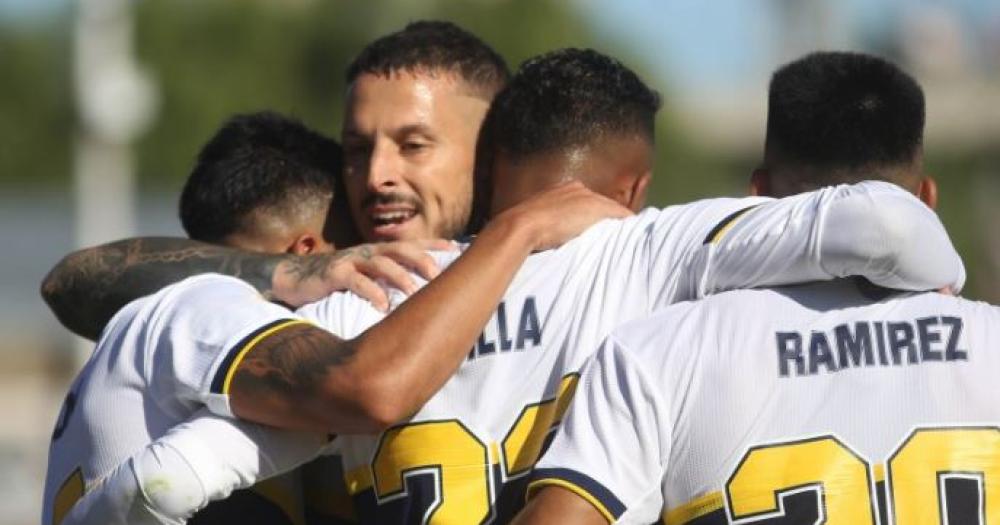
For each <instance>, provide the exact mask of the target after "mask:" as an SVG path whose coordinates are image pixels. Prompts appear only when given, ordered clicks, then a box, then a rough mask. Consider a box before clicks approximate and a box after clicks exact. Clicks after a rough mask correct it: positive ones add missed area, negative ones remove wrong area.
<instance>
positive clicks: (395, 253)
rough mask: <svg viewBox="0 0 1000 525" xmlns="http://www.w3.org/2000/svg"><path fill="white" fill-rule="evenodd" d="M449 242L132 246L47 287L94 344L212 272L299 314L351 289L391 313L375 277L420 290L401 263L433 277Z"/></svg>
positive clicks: (64, 272)
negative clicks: (117, 319)
mask: <svg viewBox="0 0 1000 525" xmlns="http://www.w3.org/2000/svg"><path fill="white" fill-rule="evenodd" d="M441 242H442V241H428V242H426V243H419V244H416V245H411V244H407V243H387V244H383V245H362V246H359V247H356V248H349V249H346V250H338V251H337V252H334V253H325V254H316V255H307V256H295V255H287V254H280V255H273V254H264V253H256V252H245V251H241V250H236V249H233V248H226V247H222V246H215V245H212V244H206V243H203V242H198V241H192V240H190V239H180V238H172V237H143V238H135V239H125V240H121V241H116V242H112V243H108V244H103V245H101V246H96V247H93V248H85V249H82V250H79V251H76V252H73V253H71V254H69V255H67V256H66V257H65V258H63V260H62V261H60V262H59V264H57V265H56V266H55V267H54V268H53V269H52V270H51V271H50V272H49V274H48V275H47V276H46V277H45V279H44V280H43V281H42V287H41V294H42V298H44V299H45V302H46V303H47V304H48V305H49V308H51V309H52V312H53V313H55V315H56V317H57V318H58V319H59V321H60V322H61V323H62V324H63V326H65V327H66V328H68V329H69V330H71V331H72V332H74V333H76V334H77V335H80V336H83V337H86V338H88V339H91V340H96V339H97V337H98V336H100V333H101V331H102V330H103V329H104V327H105V325H107V323H108V321H109V320H110V319H111V317H112V316H113V315H114V314H115V312H117V311H118V310H119V309H120V308H121V307H122V306H124V305H125V304H127V303H129V302H130V301H133V300H135V299H137V298H139V297H142V296H145V295H149V294H151V293H154V292H156V291H157V290H159V289H161V288H163V287H164V286H167V285H170V284H173V283H175V282H178V281H181V280H183V279H184V278H186V277H190V276H192V275H197V274H201V273H209V272H212V273H220V274H223V275H230V276H233V277H238V278H240V279H242V280H244V281H246V282H248V283H250V284H251V285H252V286H253V287H254V288H256V289H257V290H258V291H259V292H261V293H262V294H264V296H265V297H267V298H268V299H276V300H280V301H283V302H285V303H288V304H290V305H292V306H299V305H302V304H305V303H307V302H310V301H314V300H317V299H319V298H321V297H323V296H325V295H327V294H329V293H330V292H333V291H335V290H343V289H350V290H352V291H354V292H355V293H358V294H359V295H362V296H364V297H366V298H368V299H370V300H372V301H373V302H374V303H375V304H376V305H377V306H380V307H383V308H384V307H385V306H387V304H388V298H387V297H386V296H385V293H384V292H383V291H382V288H381V287H379V286H378V285H376V284H375V283H374V282H373V281H372V280H371V278H369V277H380V278H383V279H386V280H387V281H389V282H391V283H393V284H394V285H395V286H397V287H400V288H401V289H404V291H407V290H412V287H413V282H412V280H411V279H410V277H409V275H408V274H407V273H406V272H405V271H404V270H403V268H402V267H400V266H399V265H398V264H395V263H394V262H393V261H399V262H400V263H402V264H405V265H407V266H411V267H413V268H415V269H416V270H417V271H418V272H419V273H421V274H422V275H424V276H425V277H431V276H433V275H435V274H436V269H435V268H434V264H433V261H432V260H431V259H430V258H429V257H428V256H427V254H426V253H424V252H423V249H424V248H434V247H437V248H440V247H441V246H442V245H441ZM390 259H391V260H390Z"/></svg>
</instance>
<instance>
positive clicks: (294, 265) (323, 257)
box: [277, 244, 372, 282]
mask: <svg viewBox="0 0 1000 525" xmlns="http://www.w3.org/2000/svg"><path fill="white" fill-rule="evenodd" d="M352 255H358V256H360V257H361V258H362V259H364V260H366V261H367V260H368V259H371V257H372V248H371V246H369V245H367V244H363V245H361V246H357V247H354V248H346V249H343V250H337V251H335V252H327V253H318V254H314V255H309V256H306V257H289V258H286V259H285V260H284V261H283V262H284V264H282V265H280V266H278V267H277V270H278V271H280V272H282V273H284V274H286V275H288V276H289V277H291V278H292V280H293V281H295V282H302V281H305V280H308V279H327V278H328V277H329V275H328V274H329V271H330V269H331V268H333V267H334V265H335V263H336V262H337V261H339V260H340V259H344V258H346V257H350V256H352Z"/></svg>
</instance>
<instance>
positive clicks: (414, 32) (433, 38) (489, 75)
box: [345, 20, 510, 98]
mask: <svg viewBox="0 0 1000 525" xmlns="http://www.w3.org/2000/svg"><path fill="white" fill-rule="evenodd" d="M400 71H407V72H411V73H412V72H431V73H433V72H437V71H447V72H451V73H454V74H456V75H458V76H459V77H460V78H461V79H462V80H464V81H465V82H466V83H467V84H468V85H469V86H471V87H473V88H475V89H476V90H477V91H478V92H479V93H481V94H483V95H484V96H485V98H492V97H493V95H495V94H496V92H497V91H499V90H500V88H502V87H503V85H504V84H505V83H506V82H507V80H508V78H510V69H508V67H507V63H506V62H505V61H504V59H503V57H501V56H500V55H499V54H498V53H497V52H496V51H494V50H493V48H491V47H490V46H488V45H487V44H486V43H485V42H483V41H482V40H480V39H479V38H478V37H476V36H475V35H473V34H472V33H470V32H468V31H466V30H464V29H462V28H460V27H458V26H457V25H455V24H453V23H451V22H444V21H438V20H424V21H418V22H411V23H410V24H408V25H407V26H406V27H405V28H403V29H402V30H401V31H397V32H395V33H391V34H388V35H386V36H383V37H381V38H379V39H377V40H375V41H374V42H372V43H371V44H369V45H368V46H367V47H365V48H364V49H363V50H362V51H361V53H360V54H358V56H357V57H355V59H354V61H352V62H351V64H350V65H349V66H348V67H347V73H346V75H345V76H346V80H347V83H348V84H350V83H351V82H354V80H355V79H356V78H357V77H358V76H359V75H361V74H362V73H372V74H375V75H379V76H389V75H391V74H393V73H397V72H400Z"/></svg>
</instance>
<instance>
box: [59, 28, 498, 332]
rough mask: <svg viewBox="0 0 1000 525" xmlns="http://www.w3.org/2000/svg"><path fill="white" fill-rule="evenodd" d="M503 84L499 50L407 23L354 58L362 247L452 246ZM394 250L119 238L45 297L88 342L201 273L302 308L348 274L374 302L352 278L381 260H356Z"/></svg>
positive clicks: (352, 196) (350, 185)
mask: <svg viewBox="0 0 1000 525" xmlns="http://www.w3.org/2000/svg"><path fill="white" fill-rule="evenodd" d="M508 76H509V71H508V69H507V66H506V64H505V63H504V61H503V59H502V58H501V57H500V56H499V55H498V54H497V53H496V52H495V51H493V50H492V49H491V48H490V47H489V46H488V45H486V44H485V43H484V42H483V41H481V40H480V39H478V38H476V37H475V36H474V35H472V34H470V33H468V32H467V31H464V30H463V29H461V28H459V27H457V26H455V25H454V24H451V23H449V22H434V21H428V22H415V23H412V24H410V25H408V26H407V27H406V28H404V29H403V30H401V31H398V32H396V33H392V34H389V35H386V36H384V37H382V38H379V39H377V40H375V41H374V42H372V43H371V44H370V45H368V46H367V47H366V48H365V49H364V50H362V51H361V53H360V54H359V55H358V57H357V58H356V59H355V60H354V62H352V64H351V65H350V66H349V67H348V69H347V71H346V77H347V80H348V93H347V107H346V111H345V119H344V129H343V139H342V140H343V143H344V147H345V163H346V170H345V184H346V190H347V191H346V194H345V196H346V199H347V202H348V204H349V205H350V209H351V211H352V212H353V216H354V219H355V222H356V223H357V225H358V229H359V232H360V234H361V236H362V239H363V240H365V241H367V242H377V241H385V240H417V239H431V238H445V239H452V238H455V237H456V236H458V235H460V234H462V232H463V231H465V227H466V224H467V222H468V220H469V216H470V213H471V208H472V185H473V167H474V158H475V145H476V139H477V136H478V133H479V126H480V123H481V121H482V119H483V116H484V115H485V114H486V110H487V108H488V107H489V104H490V101H491V100H492V98H493V96H494V95H495V94H496V92H497V91H499V89H500V88H501V87H503V85H504V83H505V82H506V80H507V78H508ZM401 249H405V247H403V248H400V247H398V246H397V245H391V246H384V245H381V244H375V245H371V246H369V247H367V248H364V249H361V248H357V249H353V250H345V251H342V252H338V253H337V254H332V255H331V254H323V255H314V256H310V257H304V258H302V257H294V256H278V255H266V254H253V253H247V252H246V251H240V250H232V249H227V248H222V247H216V246H207V245H205V244H202V243H198V242H194V241H191V240H188V239H172V238H162V237H161V238H137V239H126V240H122V241H117V242H113V243H109V244H105V245H102V246H97V247H94V248H88V249H84V250H80V251H78V252H74V253H72V254H70V255H68V256H67V257H66V258H64V259H63V260H62V261H60V263H59V264H58V265H56V267H54V268H53V269H52V271H51V272H50V273H49V275H48V276H46V278H45V280H44V282H43V283H42V290H41V291H42V296H43V297H44V298H45V301H46V303H47V304H48V305H49V307H50V308H51V309H52V311H53V312H54V313H55V314H56V317H58V318H59V320H60V322H62V324H63V325H64V326H66V328H68V329H70V330H71V331H73V332H74V333H76V334H78V335H81V336H83V337H87V338H89V339H92V340H96V338H97V336H98V335H99V334H100V332H101V329H102V328H103V327H104V326H105V325H106V324H107V322H108V320H109V319H111V316H112V315H114V313H115V312H117V311H118V309H119V308H121V307H122V306H124V305H125V304H126V303H128V302H129V301H131V300H133V299H136V298H138V297H142V296H143V295H148V294H150V293H153V292H155V291H157V290H159V289H160V288H162V287H164V286H166V285H168V284H170V283H174V282H177V281H180V280H181V279H184V278H185V277H190V276H191V275H196V274H198V273H204V272H219V273H225V274H228V275H238V276H239V277H240V278H242V279H244V280H246V281H247V282H249V283H250V284H251V285H253V286H254V287H255V288H257V289H258V290H259V291H261V293H264V294H265V295H267V296H268V297H273V298H276V299H280V300H281V301H282V302H284V303H286V304H289V305H293V306H300V305H302V304H305V303H306V302H309V301H312V300H316V299H319V298H321V297H324V296H326V295H327V294H328V293H329V292H330V291H331V286H330V284H329V282H328V281H329V278H330V277H331V275H333V274H337V275H339V274H341V273H344V272H345V271H347V270H351V271H354V275H355V278H354V279H353V280H352V281H351V282H350V284H351V286H350V289H351V290H352V291H359V290H363V291H364V294H363V295H369V296H372V295H375V294H377V293H378V287H377V286H375V284H374V283H373V282H372V280H370V279H364V278H362V277H363V276H362V275H360V274H365V273H368V274H371V273H373V271H371V270H370V267H371V265H372V264H373V262H372V259H379V257H373V258H365V257H363V254H364V253H370V254H373V255H375V256H378V255H381V254H382V253H383V252H386V251H390V254H391V255H395V252H396V251H398V250H401ZM423 267H424V266H421V268H423ZM355 270H357V271H355ZM425 276H427V275H425ZM400 277H402V276H400ZM378 304H379V306H381V307H384V306H385V304H386V303H385V300H384V299H382V300H381V301H379V303H378Z"/></svg>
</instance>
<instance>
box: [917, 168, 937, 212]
mask: <svg viewBox="0 0 1000 525" xmlns="http://www.w3.org/2000/svg"><path fill="white" fill-rule="evenodd" d="M917 198H919V199H920V200H922V201H923V202H924V204H926V205H927V206H928V207H929V208H930V209H932V210H936V209H937V203H938V187H937V181H936V180H934V177H931V176H930V175H924V176H923V177H922V178H921V179H920V186H919V187H918V188H917Z"/></svg>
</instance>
